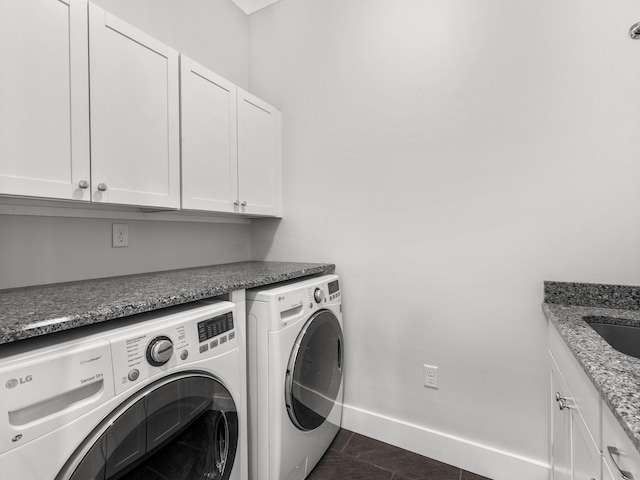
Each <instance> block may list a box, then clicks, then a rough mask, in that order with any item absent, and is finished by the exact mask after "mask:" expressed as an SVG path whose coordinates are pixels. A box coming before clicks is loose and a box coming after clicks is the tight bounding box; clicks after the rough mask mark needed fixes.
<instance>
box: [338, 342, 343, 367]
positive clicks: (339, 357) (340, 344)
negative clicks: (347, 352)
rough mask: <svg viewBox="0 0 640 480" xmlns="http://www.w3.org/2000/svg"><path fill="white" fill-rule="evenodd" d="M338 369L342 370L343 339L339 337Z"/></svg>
mask: <svg viewBox="0 0 640 480" xmlns="http://www.w3.org/2000/svg"><path fill="white" fill-rule="evenodd" d="M338 371H339V372H342V341H341V340H340V337H338Z"/></svg>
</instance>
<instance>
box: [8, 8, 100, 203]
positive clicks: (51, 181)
mask: <svg viewBox="0 0 640 480" xmlns="http://www.w3.org/2000/svg"><path fill="white" fill-rule="evenodd" d="M87 49H88V45H87V2H86V0H16V1H8V0H4V1H2V2H0V64H1V65H2V67H1V68H0V194H7V195H21V196H23V195H24V196H36V197H47V198H56V199H76V200H89V199H90V188H89V181H90V178H89V172H90V167H89V103H88V102H89V89H88V88H89V86H88V53H87ZM80 185H82V186H83V187H84V188H81V187H80Z"/></svg>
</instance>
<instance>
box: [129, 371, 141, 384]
mask: <svg viewBox="0 0 640 480" xmlns="http://www.w3.org/2000/svg"><path fill="white" fill-rule="evenodd" d="M139 376H140V370H138V369H137V368H134V369H133V370H131V371H130V372H129V375H127V378H128V379H129V380H131V381H132V382H135V381H136V380H137V379H138V377H139Z"/></svg>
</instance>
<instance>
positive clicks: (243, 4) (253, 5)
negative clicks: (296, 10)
mask: <svg viewBox="0 0 640 480" xmlns="http://www.w3.org/2000/svg"><path fill="white" fill-rule="evenodd" d="M231 1H232V2H233V3H235V4H236V5H237V6H238V7H240V9H241V10H242V11H243V12H244V13H246V14H247V15H249V14H251V13H253V12H255V11H257V10H260V9H261V8H264V7H266V6H268V5H271V4H272V3H276V2H278V1H279V0H231Z"/></svg>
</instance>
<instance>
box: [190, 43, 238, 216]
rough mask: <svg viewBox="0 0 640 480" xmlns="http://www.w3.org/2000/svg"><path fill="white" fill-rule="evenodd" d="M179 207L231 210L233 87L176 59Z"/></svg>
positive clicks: (235, 168)
mask: <svg viewBox="0 0 640 480" xmlns="http://www.w3.org/2000/svg"><path fill="white" fill-rule="evenodd" d="M180 93H181V103H180V109H181V119H182V208H186V209H195V210H209V211H217V212H228V213H233V212H234V208H235V207H234V202H237V200H238V150H237V133H236V86H235V85H234V84H233V83H231V82H229V81H227V80H225V79H224V78H222V77H220V76H218V75H216V74H215V73H213V72H212V71H211V70H208V69H206V68H205V67H203V66H201V65H199V64H197V63H196V62H194V61H193V60H191V59H190V58H188V57H186V56H185V55H182V54H181V55H180Z"/></svg>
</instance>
